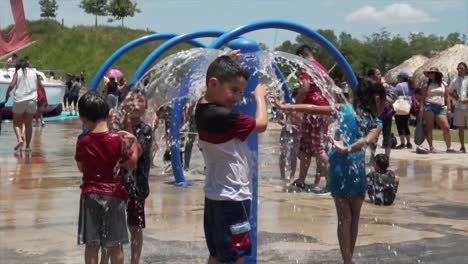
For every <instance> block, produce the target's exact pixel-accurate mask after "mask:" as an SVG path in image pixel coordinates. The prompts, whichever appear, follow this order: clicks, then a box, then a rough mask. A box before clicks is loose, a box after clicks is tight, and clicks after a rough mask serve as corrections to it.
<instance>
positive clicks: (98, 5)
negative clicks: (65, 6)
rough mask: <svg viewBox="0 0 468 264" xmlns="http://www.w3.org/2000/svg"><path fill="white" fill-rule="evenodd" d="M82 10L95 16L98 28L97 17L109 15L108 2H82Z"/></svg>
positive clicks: (101, 0)
mask: <svg viewBox="0 0 468 264" xmlns="http://www.w3.org/2000/svg"><path fill="white" fill-rule="evenodd" d="M80 8H82V9H83V10H84V11H85V12H86V13H88V14H92V15H94V18H95V20H94V25H95V26H96V27H97V17H98V16H105V15H107V0H81V3H80Z"/></svg>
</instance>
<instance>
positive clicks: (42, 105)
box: [36, 75, 48, 127]
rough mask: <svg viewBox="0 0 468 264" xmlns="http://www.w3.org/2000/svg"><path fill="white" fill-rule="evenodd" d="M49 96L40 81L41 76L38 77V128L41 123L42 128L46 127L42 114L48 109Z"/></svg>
mask: <svg viewBox="0 0 468 264" xmlns="http://www.w3.org/2000/svg"><path fill="white" fill-rule="evenodd" d="M47 105H48V102H47V94H46V92H45V89H44V85H43V84H42V81H41V79H40V76H39V75H38V76H37V111H36V126H39V121H40V122H41V126H42V127H44V126H45V122H44V117H43V116H42V114H43V113H44V111H45V110H46V109H47Z"/></svg>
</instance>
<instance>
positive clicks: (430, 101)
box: [419, 67, 455, 153]
mask: <svg viewBox="0 0 468 264" xmlns="http://www.w3.org/2000/svg"><path fill="white" fill-rule="evenodd" d="M424 75H425V76H426V77H427V78H428V79H429V81H428V85H427V87H426V89H425V92H423V98H422V100H421V102H422V104H421V105H422V106H423V107H424V111H420V112H419V118H424V122H425V123H426V139H427V143H428V144H429V147H430V149H431V152H432V153H435V152H437V151H436V150H435V149H434V146H433V145H432V130H433V129H434V121H435V122H437V125H439V127H440V129H441V130H442V131H443V133H444V140H445V144H446V146H447V153H454V152H455V150H454V149H453V148H452V146H451V145H452V138H451V136H450V127H449V123H448V118H447V115H450V109H451V105H450V100H449V95H448V89H447V87H446V85H445V84H444V82H443V81H442V77H443V74H442V73H441V72H440V71H439V69H437V68H436V67H431V68H429V70H427V71H424Z"/></svg>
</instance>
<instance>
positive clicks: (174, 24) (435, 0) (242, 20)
mask: <svg viewBox="0 0 468 264" xmlns="http://www.w3.org/2000/svg"><path fill="white" fill-rule="evenodd" d="M9 2H10V1H9V0H0V26H3V27H4V26H6V25H9V24H11V23H12V22H13V18H12V15H11V12H10V11H9V10H10V7H9ZM38 2H39V1H38V0H23V3H24V7H25V13H26V18H27V19H29V20H35V19H39V18H40V6H39V4H38ZM135 2H137V4H138V7H139V8H140V9H141V11H142V12H141V13H138V14H137V15H136V16H135V17H133V18H126V20H125V25H126V26H127V27H130V28H138V29H150V30H152V31H156V32H174V33H187V32H192V31H196V30H202V29H220V30H230V29H233V28H236V27H239V26H242V25H245V24H248V23H250V22H253V21H258V20H266V19H282V20H289V21H293V22H296V23H300V24H303V25H305V26H307V27H309V28H311V29H314V30H317V29H332V30H334V31H335V34H336V35H339V32H343V31H344V32H347V33H350V34H351V35H353V36H354V37H357V38H360V39H363V38H364V37H365V36H368V35H370V34H372V33H373V32H378V31H380V30H381V29H382V28H385V29H386V30H387V31H389V32H391V33H393V34H399V35H401V36H404V37H407V36H408V35H409V34H410V33H411V32H423V33H425V34H426V35H428V34H436V35H439V36H444V37H445V36H447V34H449V33H451V32H459V33H462V34H465V35H467V36H468V1H467V0H407V1H390V0H360V1H358V0H136V1H135ZM57 3H58V5H59V9H58V12H57V13H58V14H57V20H59V21H61V20H62V19H64V24H65V25H66V26H75V25H93V24H94V16H92V15H88V14H86V13H85V12H84V11H83V10H82V9H80V8H79V7H78V5H79V3H80V0H57ZM107 20H108V18H106V17H99V18H98V23H99V24H104V25H120V22H113V23H108V22H107ZM246 36H247V37H250V38H253V39H255V40H257V41H260V42H263V43H265V44H266V45H267V46H269V47H273V46H279V45H280V44H281V43H282V42H283V41H284V40H288V39H289V40H294V38H295V33H292V32H288V31H285V30H275V29H269V30H261V31H256V32H254V33H250V34H248V35H246ZM208 41H211V40H210V39H208V40H205V42H208Z"/></svg>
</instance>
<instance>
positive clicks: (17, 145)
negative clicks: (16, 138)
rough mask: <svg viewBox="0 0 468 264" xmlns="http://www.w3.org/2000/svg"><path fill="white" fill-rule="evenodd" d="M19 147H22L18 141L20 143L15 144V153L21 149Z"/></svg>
mask: <svg viewBox="0 0 468 264" xmlns="http://www.w3.org/2000/svg"><path fill="white" fill-rule="evenodd" d="M21 147H23V141H20V142H18V144H16V146H15V151H16V150H18V149H21Z"/></svg>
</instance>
